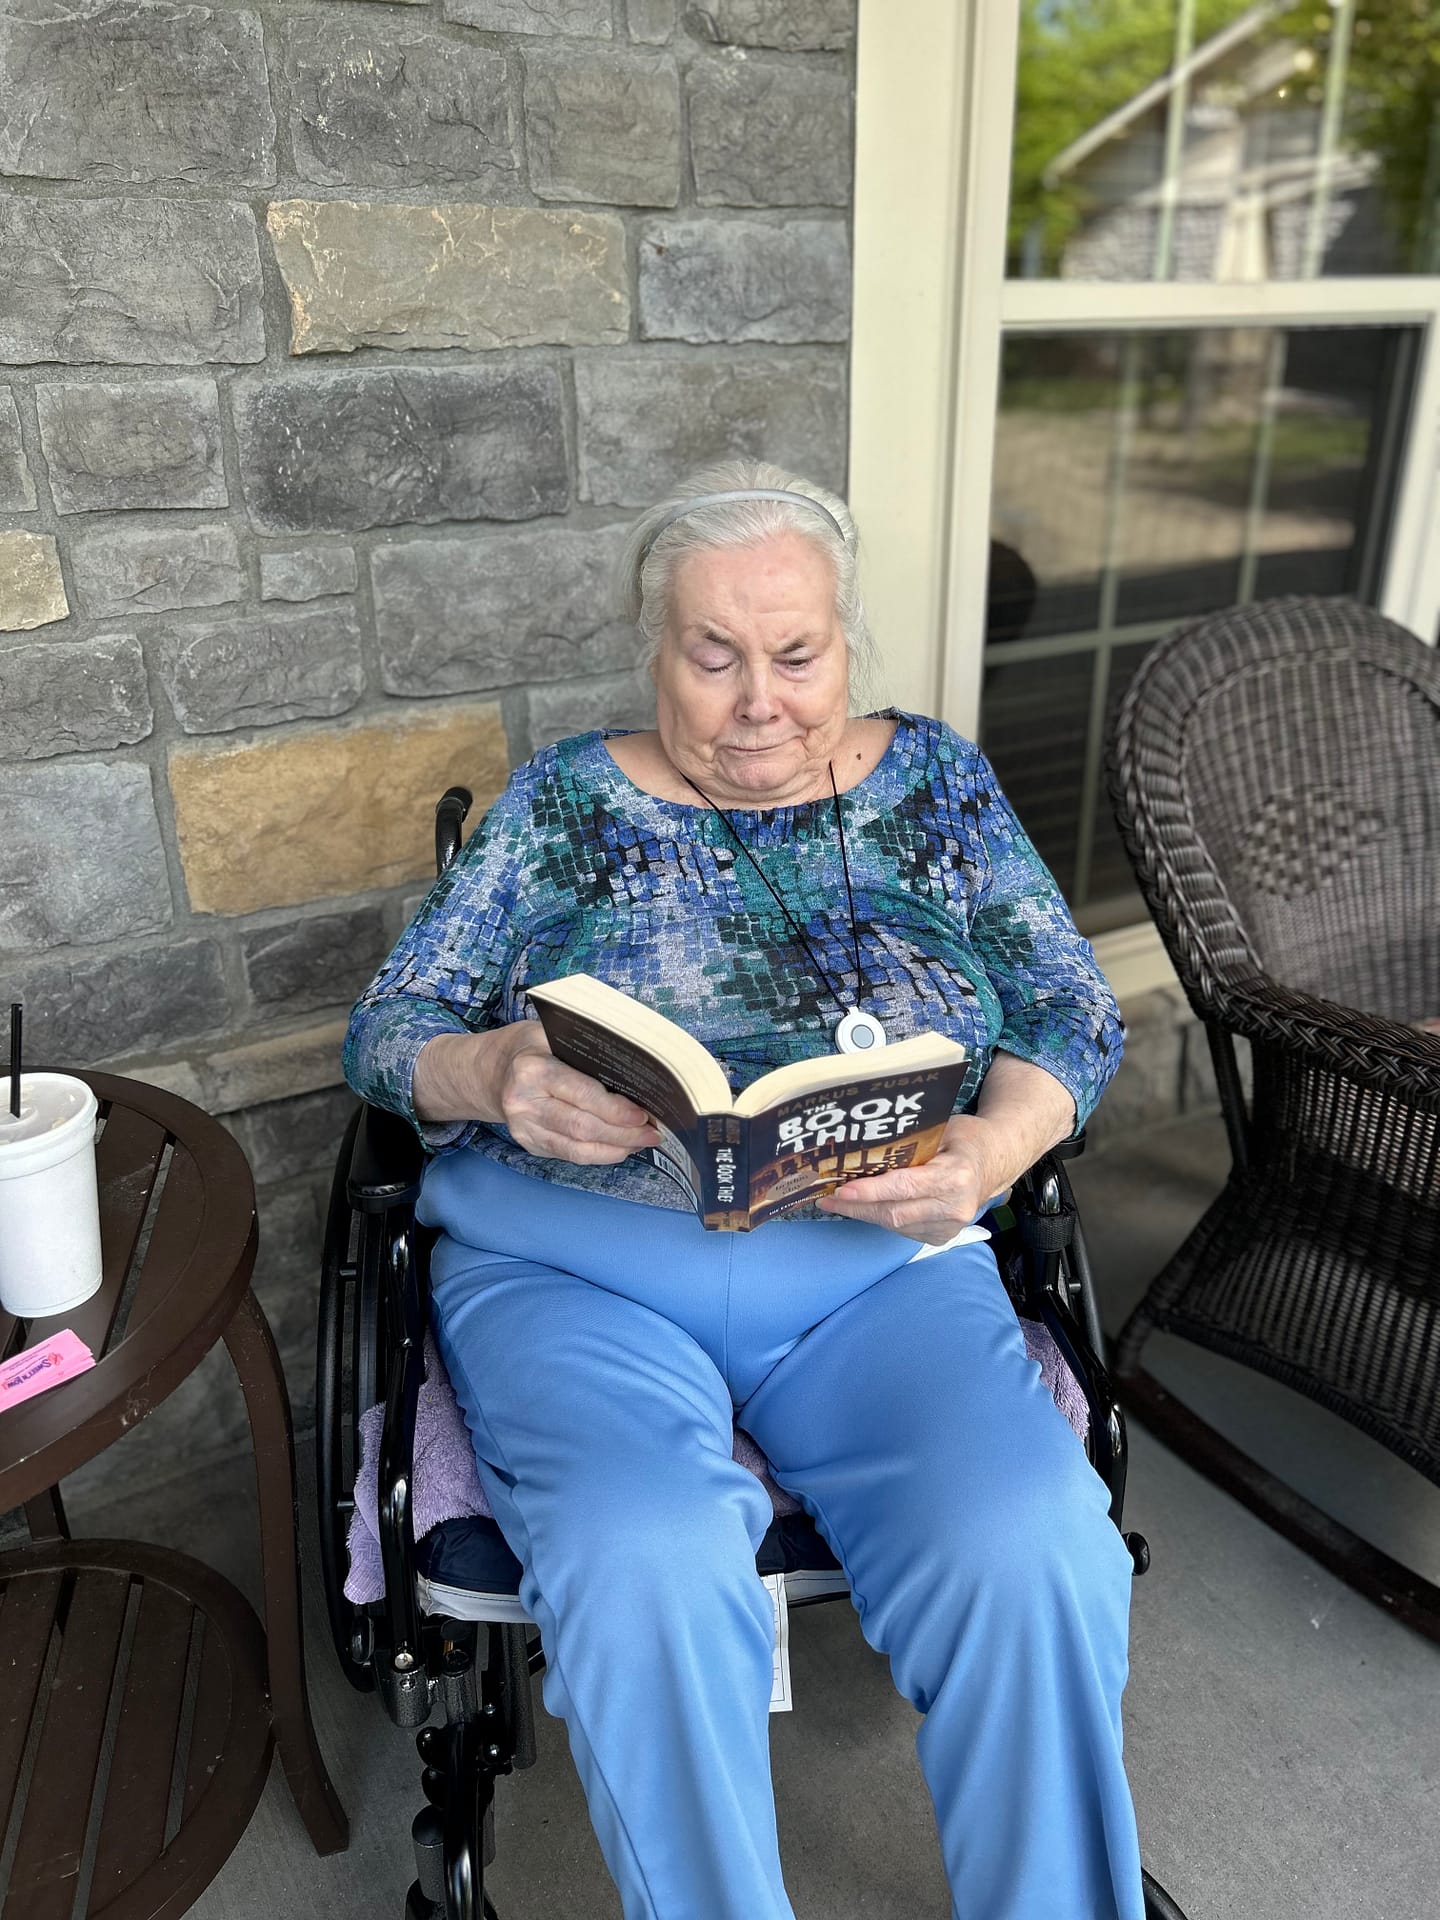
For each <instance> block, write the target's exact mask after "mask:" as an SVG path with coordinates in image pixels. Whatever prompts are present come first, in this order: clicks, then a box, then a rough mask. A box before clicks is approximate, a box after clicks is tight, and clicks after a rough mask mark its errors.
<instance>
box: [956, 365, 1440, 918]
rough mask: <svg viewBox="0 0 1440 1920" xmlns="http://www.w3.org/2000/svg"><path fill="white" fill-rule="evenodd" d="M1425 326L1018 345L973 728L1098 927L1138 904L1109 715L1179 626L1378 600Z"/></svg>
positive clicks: (1007, 393) (1060, 875)
mask: <svg viewBox="0 0 1440 1920" xmlns="http://www.w3.org/2000/svg"><path fill="white" fill-rule="evenodd" d="M1417 339H1418V333H1417V330H1416V329H1413V328H1403V327H1368V328H1367V327H1315V328H1298V329H1293V330H1289V331H1283V330H1280V329H1275V328H1267V327H1205V328H1198V329H1193V330H1186V331H1176V332H1167V333H1150V332H1142V331H1134V332H1129V333H1123V334H1114V333H1111V334H1096V333H1088V332H1081V333H1072V334H1055V335H1038V334H1024V335H1019V336H1015V337H1012V338H1010V339H1008V340H1007V341H1006V342H1005V348H1004V358H1003V362H1002V376H1001V393H1000V411H999V418H998V422H997V433H996V450H995V486H994V498H993V509H992V519H991V561H990V580H989V592H988V596H987V619H988V629H987V634H986V649H985V684H984V694H983V702H982V709H981V735H980V737H981V740H982V743H983V744H984V746H985V748H986V751H987V752H989V753H990V755H991V757H992V759H993V760H994V761H995V765H996V768H997V771H998V772H999V775H1000V779H1001V782H1002V784H1003V785H1004V786H1005V788H1006V791H1007V792H1008V793H1009V795H1010V797H1011V799H1012V800H1013V802H1014V803H1015V806H1016V808H1017V810H1018V811H1019V814H1020V817H1021V819H1022V820H1023V821H1024V822H1025V824H1026V826H1027V828H1028V829H1029V831H1030V833H1031V836H1032V838H1033V839H1034V840H1035V843H1036V845H1037V847H1038V848H1039V850H1040V853H1041V854H1042V856H1043V857H1044V858H1045V859H1046V861H1047V862H1048V863H1049V864H1050V866H1051V867H1052V869H1053V871H1054V872H1055V874H1056V877H1057V879H1058V880H1059V881H1060V883H1061V885H1062V887H1064V888H1065V889H1066V891H1067V894H1068V895H1069V897H1070V900H1071V904H1072V906H1073V907H1075V909H1076V910H1077V912H1078V913H1079V914H1080V916H1081V919H1082V924H1083V925H1085V926H1086V928H1087V930H1088V931H1098V930H1100V929H1101V928H1103V927H1105V926H1115V925H1122V924H1124V923H1125V922H1126V921H1127V920H1132V919H1135V918H1138V917H1139V914H1138V910H1137V907H1136V902H1135V899H1134V896H1133V895H1132V894H1130V892H1129V882H1128V877H1127V869H1126V868H1125V866H1124V863H1123V861H1122V859H1121V856H1120V850H1119V847H1118V843H1117V842H1116V841H1115V839H1114V835H1113V829H1112V828H1111V827H1110V824H1109V814H1108V809H1107V808H1106V806H1105V802H1104V797H1103V793H1102V791H1101V756H1102V753H1103V745H1104V739H1105V732H1106V726H1107V721H1108V719H1109V718H1110V717H1111V715H1112V714H1113V711H1114V709H1115V707H1116V705H1117V704H1118V701H1119V699H1120V697H1121V696H1122V694H1123V691H1124V687H1125V685H1126V684H1128V680H1129V676H1130V675H1131V674H1132V673H1133V672H1134V670H1135V668H1136V667H1137V666H1138V664H1139V661H1140V659H1141V658H1142V657H1143V654H1144V651H1145V649H1146V647H1147V646H1148V645H1149V644H1151V642H1152V641H1153V640H1154V638H1156V637H1157V636H1158V635H1159V634H1160V633H1163V632H1165V631H1168V629H1169V628H1170V627H1172V626H1173V625H1174V624H1175V622H1176V621H1177V620H1180V619H1184V618H1187V617H1193V616H1195V615H1198V614H1201V613H1205V612H1209V611H1211V610H1213V609H1215V608H1217V607H1223V606H1230V605H1233V604H1235V603H1237V602H1243V601H1246V600H1251V599H1256V598H1261V597H1268V596H1270V595H1274V594H1280V593H1348V594H1351V595H1353V596H1354V597H1356V598H1358V599H1361V600H1373V599H1374V598H1375V597H1376V595H1377V593H1378V588H1379V570H1380V565H1381V562H1382V558H1383V554H1384V550H1385V536H1386V528H1387V524H1388V519H1389V514H1390V507H1391V500H1392V495H1393V492H1394V487H1395V483H1396V479H1397V476H1398V473H1399V469H1400V463H1401V458H1402V454H1403V444H1402V442H1403V431H1402V430H1403V424H1404V422H1405V420H1406V418H1407V416H1408V413H1409V401H1410V396H1411V393H1412V391H1413V363H1414V359H1415V353H1416V345H1417Z"/></svg>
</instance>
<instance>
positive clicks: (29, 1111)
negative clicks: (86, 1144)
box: [0, 1073, 95, 1148]
mask: <svg viewBox="0 0 1440 1920" xmlns="http://www.w3.org/2000/svg"><path fill="white" fill-rule="evenodd" d="M94 1098H95V1096H94V1094H93V1093H91V1091H90V1089H89V1087H87V1086H86V1084H85V1082H84V1081H83V1080H72V1079H71V1077H70V1075H69V1074H68V1073H22V1074H21V1076H20V1117H19V1119H18V1120H17V1119H16V1117H15V1115H14V1114H13V1113H11V1111H10V1081H9V1077H8V1076H7V1075H4V1074H0V1148H4V1147H8V1146H13V1145H15V1144H17V1143H18V1142H19V1141H21V1140H38V1139H40V1138H41V1136H42V1135H44V1134H47V1133H54V1132H55V1131H56V1129H57V1128H59V1127H63V1126H65V1125H66V1123H67V1122H68V1121H71V1120H75V1119H77V1118H78V1117H79V1116H80V1115H81V1114H82V1113H84V1112H85V1110H86V1109H87V1107H89V1106H90V1105H91V1104H92V1102H93V1101H94Z"/></svg>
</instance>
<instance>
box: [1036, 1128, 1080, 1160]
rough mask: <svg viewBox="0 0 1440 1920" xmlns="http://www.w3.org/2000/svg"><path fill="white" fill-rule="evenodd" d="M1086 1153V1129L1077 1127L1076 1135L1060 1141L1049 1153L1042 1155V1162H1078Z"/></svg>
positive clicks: (1073, 1134)
mask: <svg viewBox="0 0 1440 1920" xmlns="http://www.w3.org/2000/svg"><path fill="white" fill-rule="evenodd" d="M1084 1151H1085V1129H1084V1128H1083V1127H1077V1128H1076V1129H1075V1131H1074V1133H1072V1134H1070V1135H1069V1136H1068V1138H1066V1139H1064V1140H1058V1141H1057V1142H1056V1143H1055V1145H1054V1146H1053V1147H1051V1149H1050V1151H1049V1153H1045V1154H1041V1156H1040V1158H1041V1160H1078V1159H1079V1158H1080V1156H1081V1154H1082V1153H1084Z"/></svg>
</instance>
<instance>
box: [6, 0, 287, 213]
mask: <svg viewBox="0 0 1440 1920" xmlns="http://www.w3.org/2000/svg"><path fill="white" fill-rule="evenodd" d="M7 173H8V174H20V175H25V176H28V177H32V178H40V179H46V180H88V181H97V182H98V181H104V182H112V181H117V180H174V181H178V182H181V183H182V184H184V185H186V186H247V187H264V186H268V185H269V184H270V183H271V181H273V180H274V178H275V116H274V114H273V113H272V112H271V111H270V88H269V81H268V77H267V74H266V70H265V49H264V45H263V43H262V41H261V36H260V21H259V17H258V16H257V15H256V14H253V13H250V12H247V11H242V10H241V9H239V8H231V7H200V6H166V5H163V4H147V5H144V6H137V5H135V4H134V0H68V4H67V0H6V5H5V8H4V11H3V12H0V174H7Z"/></svg>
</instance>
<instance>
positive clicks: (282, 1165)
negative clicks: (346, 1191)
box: [233, 1087, 356, 1338]
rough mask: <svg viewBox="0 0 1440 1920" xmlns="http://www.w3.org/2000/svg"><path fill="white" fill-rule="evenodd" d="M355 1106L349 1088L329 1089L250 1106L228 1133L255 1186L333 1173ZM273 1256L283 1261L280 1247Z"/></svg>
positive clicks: (353, 1096)
mask: <svg viewBox="0 0 1440 1920" xmlns="http://www.w3.org/2000/svg"><path fill="white" fill-rule="evenodd" d="M355 1105H356V1102H355V1095H354V1094H353V1093H352V1092H351V1091H350V1089H349V1088H348V1087H331V1088H329V1089H327V1090H326V1091H325V1092H324V1093H302V1094H301V1096H300V1098H299V1099H298V1100H275V1101H272V1102H271V1104H270V1105H269V1106H265V1107H252V1108H251V1109H250V1111H249V1112H248V1113H242V1114H240V1115H239V1116H237V1119H236V1121H235V1125H234V1128H233V1132H234V1134H235V1138H236V1139H237V1140H238V1141H239V1142H240V1145H241V1147H242V1149H243V1150H244V1154H245V1158H246V1159H247V1160H248V1161H249V1162H250V1171H251V1173H252V1174H253V1175H254V1176H255V1184H256V1186H257V1187H264V1186H265V1185H266V1184H267V1183H269V1182H271V1181H278V1180H288V1179H294V1178H295V1176H296V1175H298V1174H307V1173H331V1172H333V1171H334V1167H335V1160H336V1157H337V1155H338V1154H339V1151H340V1141H341V1137H342V1136H343V1134H344V1132H345V1129H346V1127H347V1126H349V1124H350V1116H351V1114H352V1113H354V1111H355ZM276 1253H277V1255H278V1256H280V1257H281V1259H283V1255H282V1254H281V1249H280V1248H279V1247H277V1248H276ZM312 1338H313V1329H312Z"/></svg>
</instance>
